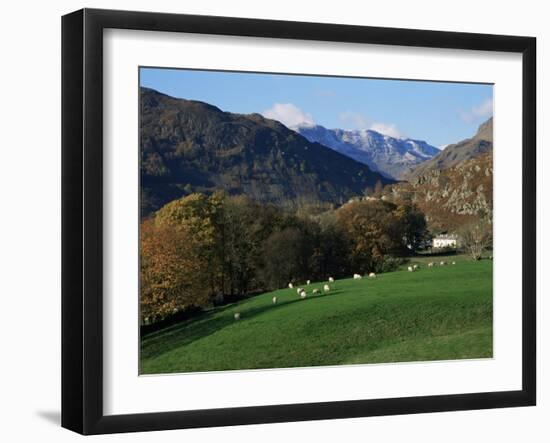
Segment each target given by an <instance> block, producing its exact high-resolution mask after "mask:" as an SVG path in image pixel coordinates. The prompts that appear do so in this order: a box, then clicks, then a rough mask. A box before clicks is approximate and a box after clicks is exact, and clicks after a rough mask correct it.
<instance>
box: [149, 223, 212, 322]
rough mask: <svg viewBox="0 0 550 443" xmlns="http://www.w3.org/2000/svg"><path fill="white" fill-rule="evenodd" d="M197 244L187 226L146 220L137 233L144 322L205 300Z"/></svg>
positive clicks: (202, 262)
mask: <svg viewBox="0 0 550 443" xmlns="http://www.w3.org/2000/svg"><path fill="white" fill-rule="evenodd" d="M199 249H200V244H198V243H197V242H196V241H195V239H194V236H193V235H191V233H190V231H189V229H188V228H185V227H182V226H178V227H176V226H174V225H171V224H169V223H155V222H154V221H153V220H146V221H144V222H143V223H142V225H141V232H140V297H141V303H140V311H141V312H140V314H141V323H142V324H148V323H153V322H156V321H158V320H161V319H163V318H165V317H167V316H169V315H171V314H174V313H176V312H179V311H184V310H186V309H189V308H191V307H202V306H205V305H206V304H207V303H208V288H207V287H206V285H205V284H204V281H203V280H202V279H203V274H202V270H203V269H204V267H205V264H204V260H203V259H202V258H201V254H200V250H199Z"/></svg>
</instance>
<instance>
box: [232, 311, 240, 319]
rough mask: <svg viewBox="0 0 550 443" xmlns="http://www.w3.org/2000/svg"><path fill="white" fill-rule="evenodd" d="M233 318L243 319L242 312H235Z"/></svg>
mask: <svg viewBox="0 0 550 443" xmlns="http://www.w3.org/2000/svg"><path fill="white" fill-rule="evenodd" d="M233 318H234V319H235V320H240V319H241V313H240V312H235V314H234V315H233Z"/></svg>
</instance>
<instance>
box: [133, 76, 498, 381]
mask: <svg viewBox="0 0 550 443" xmlns="http://www.w3.org/2000/svg"><path fill="white" fill-rule="evenodd" d="M139 77H140V81H139V128H140V134H139V138H140V143H139V153H140V220H139V223H140V299H139V303H140V309H139V312H140V318H139V324H140V374H166V373H184V372H205V371H226V370H245V369H268V368H295V367H314V366H334V365H349V364H369V363H398V362H412V361H424V362H428V361H438V360H439V361H440V360H458V359H479V358H491V357H492V355H493V287H492V275H493V255H492V254H493V253H492V238H493V236H492V231H493V230H492V225H493V86H492V85H491V84H477V83H459V82H434V81H422V80H397V79H375V78H350V77H326V76H314V75H290V74H270V73H245V72H225V71H206V70H186V69H170V68H148V67H141V68H140V76H139Z"/></svg>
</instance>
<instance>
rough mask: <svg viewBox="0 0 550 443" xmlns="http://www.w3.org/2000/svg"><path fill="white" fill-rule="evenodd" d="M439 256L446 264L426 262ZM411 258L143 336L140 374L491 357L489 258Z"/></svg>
mask: <svg viewBox="0 0 550 443" xmlns="http://www.w3.org/2000/svg"><path fill="white" fill-rule="evenodd" d="M440 260H447V261H449V262H450V261H453V260H455V261H456V265H454V266H453V265H447V266H436V267H434V268H428V267H426V263H427V262H429V261H437V262H438V263H439V261H440ZM411 263H419V264H420V266H421V267H420V269H419V270H418V271H417V272H407V271H406V270H399V271H396V272H391V273H386V274H381V275H378V276H377V278H376V279H368V278H363V279H362V280H353V279H345V280H337V281H336V282H335V283H334V284H332V285H331V286H332V290H331V291H330V292H329V293H327V294H322V295H315V296H313V295H311V290H312V289H313V288H322V286H323V284H324V282H321V283H315V284H311V285H309V286H304V287H305V288H306V290H307V292H308V297H307V298H306V299H303V300H302V299H300V297H299V296H298V295H297V294H296V290H295V289H282V290H278V291H274V292H270V293H266V294H262V295H259V296H256V297H252V298H250V299H247V300H244V301H241V302H239V303H235V304H232V305H227V306H223V307H219V308H214V309H212V310H210V311H207V312H204V313H202V314H200V315H199V316H198V317H195V318H194V319H191V320H188V321H185V322H182V323H179V324H177V325H174V326H171V327H169V328H166V329H163V330H160V331H157V332H155V333H152V334H149V335H146V336H145V337H144V338H143V339H142V343H141V355H140V358H141V370H140V373H142V374H158V373H171V372H195V371H218V370H231V369H260V368H283V367H300V366H318V365H323V366H324V365H342V364H364V363H384V362H404V361H419V360H421V361H428V360H453V359H464V358H487V357H492V352H493V351H492V349H493V333H492V318H493V308H492V306H493V299H492V261H490V260H482V261H478V262H474V261H470V260H467V259H466V258H465V257H462V256H453V257H443V258H441V257H437V258H433V259H432V258H429V257H422V258H420V259H418V260H413V261H412V262H411ZM405 268H406V267H405ZM273 296H277V298H278V303H277V304H275V305H274V304H273V303H272V298H273ZM237 312H239V313H240V315H241V320H239V321H235V320H234V318H233V316H234V314H235V313H237Z"/></svg>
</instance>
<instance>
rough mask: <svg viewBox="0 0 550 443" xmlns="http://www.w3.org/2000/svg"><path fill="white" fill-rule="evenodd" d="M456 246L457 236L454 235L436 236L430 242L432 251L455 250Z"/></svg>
mask: <svg viewBox="0 0 550 443" xmlns="http://www.w3.org/2000/svg"><path fill="white" fill-rule="evenodd" d="M456 245H457V236H456V235H455V234H441V235H437V236H436V237H434V238H433V240H432V247H433V248H434V249H442V248H456Z"/></svg>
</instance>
